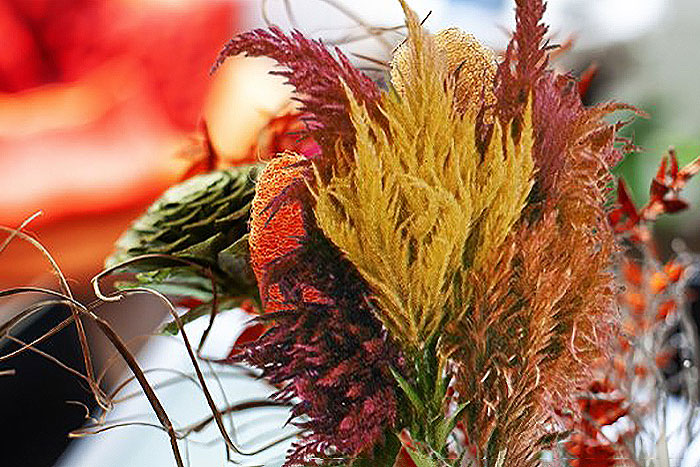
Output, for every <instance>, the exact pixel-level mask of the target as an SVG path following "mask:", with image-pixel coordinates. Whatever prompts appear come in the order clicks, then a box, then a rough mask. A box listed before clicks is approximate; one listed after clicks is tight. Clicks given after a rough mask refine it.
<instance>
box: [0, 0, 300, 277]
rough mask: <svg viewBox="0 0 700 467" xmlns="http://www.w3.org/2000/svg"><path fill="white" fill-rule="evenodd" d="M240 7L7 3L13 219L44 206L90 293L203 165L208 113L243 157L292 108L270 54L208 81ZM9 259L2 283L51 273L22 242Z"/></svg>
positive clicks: (52, 240) (1, 140)
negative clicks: (147, 212)
mask: <svg viewBox="0 0 700 467" xmlns="http://www.w3.org/2000/svg"><path fill="white" fill-rule="evenodd" d="M241 8H242V7H240V6H239V5H238V4H237V3H235V2H233V1H227V0H221V1H211V0H178V1H173V0H170V1H166V0H141V1H136V0H71V1H65V0H4V1H3V2H2V3H0V43H2V44H3V47H0V186H1V187H2V194H0V225H4V226H8V227H17V226H19V225H20V224H21V223H22V221H23V220H25V219H26V218H28V217H29V216H31V215H32V214H33V213H35V212H36V211H38V210H42V211H43V215H42V216H40V217H38V218H37V219H35V220H33V221H32V222H31V224H30V225H29V227H28V231H30V232H32V233H34V234H35V235H36V236H37V237H38V238H39V239H40V240H41V241H42V243H44V244H45V246H46V247H47V248H48V249H49V251H51V252H52V254H54V255H55V256H56V259H57V260H58V262H59V265H60V266H61V268H62V269H63V270H64V272H65V273H66V274H67V275H68V276H69V278H71V279H73V280H74V284H75V285H76V286H77V287H78V289H80V287H81V286H85V285H86V284H87V283H88V282H89V278H90V277H92V275H94V274H95V273H96V272H98V271H99V270H100V269H101V266H102V261H103V260H104V258H105V257H106V256H107V255H108V254H109V252H110V251H111V248H112V245H113V243H114V241H115V240H116V239H117V237H118V236H119V235H120V234H121V232H123V231H124V230H125V229H126V228H127V226H128V225H129V223H130V222H131V221H132V220H133V219H134V218H135V217H137V216H138V215H139V214H140V213H141V212H142V211H143V210H144V209H145V208H146V207H147V206H148V204H149V203H150V202H151V201H153V200H154V199H155V198H156V197H157V196H158V195H159V194H160V193H161V192H162V191H163V190H164V189H165V188H166V187H167V186H169V185H171V184H172V183H174V182H175V181H177V180H178V179H179V178H180V177H181V176H182V174H183V173H184V170H186V168H187V166H188V164H190V163H191V160H187V157H182V155H183V154H187V153H189V154H190V156H192V153H193V152H194V153H196V152H197V148H198V147H200V145H201V141H200V140H198V139H197V130H198V127H199V126H200V122H201V121H202V117H203V115H204V116H206V121H207V124H208V126H209V129H210V132H211V138H212V141H213V143H214V145H215V146H216V147H217V150H218V151H219V152H220V153H221V154H222V155H223V156H224V157H228V158H230V159H236V158H240V157H241V155H242V154H243V153H244V152H245V150H246V149H248V148H249V147H250V146H251V145H252V144H253V143H252V141H253V140H254V138H255V133H256V129H259V128H260V127H261V126H262V125H264V122H265V121H267V119H269V118H270V116H272V115H274V114H276V113H278V112H279V111H280V109H281V108H282V107H284V106H285V103H286V102H287V96H286V91H285V90H284V88H282V87H281V84H280V82H279V79H277V78H271V77H268V76H267V74H266V72H267V69H268V64H267V63H265V62H260V61H252V62H251V61H247V60H233V61H231V63H229V64H228V65H227V66H226V67H225V68H224V69H222V70H220V71H219V72H218V73H217V74H216V75H215V76H214V77H210V76H209V70H210V67H211V64H212V63H213V62H214V59H215V57H216V55H217V53H218V51H219V50H220V49H221V47H222V46H223V44H224V43H225V42H226V41H227V40H228V39H229V38H230V37H231V36H232V35H233V34H234V33H235V32H236V30H237V29H238V28H239V26H241V25H240V24H238V22H237V20H236V19H237V17H239V16H240V14H239V13H240V10H241ZM251 74H252V75H254V76H258V77H259V79H258V78H256V79H251ZM193 137H194V138H193ZM178 155H179V157H178ZM195 156H196V154H195ZM0 264H1V265H2V267H0V288H5V287H9V286H16V285H26V284H27V283H30V282H37V281H39V282H41V281H42V279H40V276H41V274H46V273H47V272H48V271H49V269H48V266H47V264H46V262H45V260H44V259H43V258H41V256H40V255H39V254H37V253H36V252H35V251H33V250H32V249H31V248H30V247H28V246H27V245H25V244H22V242H19V241H14V242H13V243H12V244H11V245H10V247H8V249H7V250H6V251H4V252H2V253H1V254H0ZM47 277H50V276H47Z"/></svg>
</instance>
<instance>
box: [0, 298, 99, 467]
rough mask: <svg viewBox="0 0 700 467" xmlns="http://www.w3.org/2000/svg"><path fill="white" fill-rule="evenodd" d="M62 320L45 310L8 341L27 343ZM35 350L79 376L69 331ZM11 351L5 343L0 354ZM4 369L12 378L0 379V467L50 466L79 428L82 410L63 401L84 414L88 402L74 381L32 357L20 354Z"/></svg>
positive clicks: (63, 313)
mask: <svg viewBox="0 0 700 467" xmlns="http://www.w3.org/2000/svg"><path fill="white" fill-rule="evenodd" d="M68 316H69V311H68V310H66V309H64V308H60V307H52V308H48V309H47V310H46V311H44V312H42V313H39V314H38V315H37V316H36V319H34V320H32V322H31V323H30V324H29V325H27V326H26V327H23V328H22V329H20V330H19V332H17V333H14V336H15V337H17V338H19V339H21V340H22V341H24V342H29V341H31V340H33V339H35V338H37V337H39V336H40V335H42V334H43V333H45V332H46V331H48V330H50V329H51V328H52V327H53V326H55V325H56V324H58V323H60V322H61V321H62V320H63V319H65V318H67V317H68ZM37 347H38V348H39V349H40V350H42V351H44V352H46V353H48V354H50V355H52V356H54V357H56V358H58V359H59V360H61V361H62V362H63V363H65V364H67V365H69V366H71V367H72V368H74V369H76V370H78V371H80V372H84V367H83V361H82V356H81V354H80V347H79V344H78V338H77V334H76V332H75V327H74V326H73V325H70V326H69V327H67V328H66V329H64V330H62V331H61V332H60V333H59V334H58V335H55V336H53V337H51V338H50V339H49V340H48V341H47V342H44V343H42V344H40V345H38V346H37ZM16 348H18V345H17V344H15V343H13V342H7V341H6V342H5V343H4V344H3V345H2V346H0V352H1V353H2V354H3V355H5V354H7V353H8V352H11V351H12V350H14V349H16ZM7 369H14V370H15V371H16V374H15V375H14V376H2V377H0V401H1V402H0V414H1V420H2V423H0V451H1V452H2V457H1V459H2V460H1V461H0V464H2V465H3V466H22V467H42V466H52V465H53V464H54V463H55V462H56V460H57V459H58V457H59V456H60V455H61V454H62V453H63V451H64V450H65V449H66V447H67V446H68V443H69V442H70V440H69V438H68V433H69V432H70V431H71V430H74V429H76V428H78V427H80V426H82V425H83V424H84V423H85V415H86V411H85V409H84V408H83V407H81V406H79V405H76V404H71V403H69V402H68V401H78V402H81V403H83V404H86V405H88V406H89V407H90V409H93V408H94V401H93V400H92V398H91V395H90V393H89V392H88V390H87V386H86V385H85V384H83V382H82V381H80V380H79V379H78V378H77V377H76V376H75V375H72V374H70V373H69V372H67V371H66V370H64V369H62V368H60V367H59V366H58V365H56V364H55V363H53V362H51V361H49V360H48V359H46V358H45V357H43V356H41V355H39V354H37V353H35V352H32V351H26V352H25V353H23V354H21V355H19V356H17V357H14V358H12V359H10V360H9V361H7V362H4V363H2V364H0V370H7Z"/></svg>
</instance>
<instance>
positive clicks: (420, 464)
mask: <svg viewBox="0 0 700 467" xmlns="http://www.w3.org/2000/svg"><path fill="white" fill-rule="evenodd" d="M406 450H407V451H408V455H409V456H411V460H412V461H413V462H414V463H415V464H416V467H439V465H438V463H437V462H436V461H435V460H433V458H432V457H430V456H429V455H428V454H425V453H424V452H421V451H418V450H414V449H409V448H407V449H406Z"/></svg>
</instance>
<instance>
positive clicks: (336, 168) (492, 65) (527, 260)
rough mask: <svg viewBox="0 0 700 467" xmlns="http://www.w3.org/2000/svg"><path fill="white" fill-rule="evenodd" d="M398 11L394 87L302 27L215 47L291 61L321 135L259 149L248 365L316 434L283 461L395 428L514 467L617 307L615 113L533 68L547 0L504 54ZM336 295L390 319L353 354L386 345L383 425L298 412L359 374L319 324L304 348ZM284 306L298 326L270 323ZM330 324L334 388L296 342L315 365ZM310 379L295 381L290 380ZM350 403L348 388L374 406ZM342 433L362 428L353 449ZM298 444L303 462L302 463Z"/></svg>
mask: <svg viewBox="0 0 700 467" xmlns="http://www.w3.org/2000/svg"><path fill="white" fill-rule="evenodd" d="M402 6H403V7H404V10H405V12H406V19H407V21H406V24H407V29H408V37H407V40H406V42H405V43H404V44H402V45H401V46H400V47H399V48H398V49H397V50H396V52H395V54H394V59H393V61H392V63H391V67H392V68H391V78H392V84H393V87H392V89H390V90H389V91H386V92H381V91H380V90H379V89H378V88H377V87H376V85H374V84H373V83H372V82H371V81H369V80H368V79H366V78H363V77H362V76H361V74H359V72H358V71H357V70H355V69H353V68H352V67H350V66H349V64H348V62H347V60H346V59H345V58H344V57H343V56H342V54H341V53H340V52H337V54H336V55H337V58H335V57H334V56H332V55H331V54H330V53H329V52H328V51H326V49H325V48H323V46H322V45H321V44H320V43H317V42H314V41H309V40H307V39H305V38H304V37H303V36H301V35H299V34H296V33H295V34H293V35H292V36H291V37H287V36H285V35H284V34H283V33H281V32H280V31H277V30H272V31H271V32H267V31H254V32H252V33H246V34H243V35H241V36H238V37H236V38H234V39H233V40H232V41H231V42H230V43H229V44H228V45H227V46H226V48H225V49H224V52H223V56H228V55H236V54H239V53H246V54H248V55H268V56H271V57H272V58H274V59H276V60H277V61H278V62H279V63H280V65H282V66H284V67H285V71H282V72H280V73H281V74H283V75H284V76H286V77H288V79H289V82H290V83H291V84H293V85H295V87H296V89H297V91H298V93H299V99H300V100H301V102H302V103H303V104H304V109H305V111H306V112H307V119H308V121H309V135H310V136H311V137H313V138H315V139H316V141H317V142H318V143H319V146H320V152H319V153H318V154H315V155H312V156H311V157H303V156H297V155H294V154H285V155H283V156H281V157H280V158H278V159H275V160H273V161H272V162H271V163H269V164H268V166H267V167H266V169H265V171H264V173H263V175H262V177H261V180H260V182H259V183H258V185H257V192H256V200H255V201H254V203H253V204H254V208H253V211H252V212H251V230H250V231H251V233H250V240H251V243H250V250H251V260H252V262H253V264H254V266H255V268H256V274H257V278H258V283H259V285H260V290H261V294H262V298H263V305H264V307H265V310H266V311H268V312H272V313H273V314H272V315H270V314H268V313H266V315H265V317H264V320H265V321H266V322H268V321H269V322H270V330H269V331H268V332H267V333H266V334H264V335H263V336H262V337H261V338H260V339H259V340H258V341H257V342H255V343H251V344H249V345H248V347H247V348H246V350H245V351H244V354H243V355H244V357H242V358H243V359H244V360H245V361H247V362H249V363H252V364H253V365H254V366H258V367H260V368H261V369H262V370H263V372H264V373H265V374H267V375H270V376H271V377H273V378H275V375H276V374H277V373H283V374H289V375H295V376H290V377H288V380H289V381H288V383H287V385H286V386H285V388H284V389H283V394H284V395H289V396H294V399H291V400H296V401H298V405H297V411H296V412H295V413H296V414H298V415H306V417H307V421H305V422H303V423H304V427H306V428H308V429H309V430H310V432H311V433H315V435H311V436H308V437H306V438H304V440H303V441H302V442H301V444H299V445H298V447H297V448H296V450H295V451H293V453H292V455H291V456H290V460H289V463H290V465H294V464H295V462H301V463H302V464H303V463H304V462H313V461H315V460H314V459H315V458H318V459H322V458H323V454H324V453H325V454H326V455H327V456H330V457H337V456H344V457H346V458H348V459H354V458H363V457H367V456H368V455H369V456H370V457H371V455H372V450H371V449H369V447H371V446H375V445H381V443H382V442H383V439H384V438H385V437H387V436H391V435H390V433H392V432H393V433H398V432H400V431H401V430H402V429H404V428H405V429H408V431H409V434H410V437H411V438H412V439H413V441H414V442H415V443H416V444H415V446H417V447H416V448H415V450H416V451H417V452H418V451H421V452H422V453H423V454H424V455H425V456H426V459H433V460H434V461H437V460H438V459H440V458H445V457H447V456H448V455H450V454H455V453H457V454H458V455H462V456H466V457H471V458H472V459H471V461H472V462H475V463H478V464H479V465H482V464H483V465H494V464H495V463H496V462H497V461H498V459H501V460H500V462H505V463H506V464H507V465H526V464H529V463H532V462H535V461H536V458H537V453H538V452H539V449H540V447H541V446H540V445H538V442H539V441H540V440H541V439H545V438H546V436H547V435H550V434H552V430H553V429H554V427H556V425H557V424H556V422H555V419H556V414H555V413H554V411H553V410H552V407H562V406H565V407H569V406H573V405H574V401H573V400H572V399H571V397H570V394H572V392H571V387H572V386H573V387H583V385H584V384H585V382H586V381H587V379H588V378H589V377H590V370H591V365H592V362H593V361H594V360H595V359H596V358H598V357H600V356H601V355H602V352H603V350H602V348H603V341H604V340H605V338H606V336H607V332H608V327H609V326H610V325H611V324H612V322H613V319H614V317H615V297H614V286H613V275H612V274H611V261H612V257H613V253H614V252H615V249H616V247H615V241H614V235H613V230H612V229H611V228H610V226H609V225H608V223H607V217H606V211H605V208H604V206H605V201H606V185H607V184H608V183H609V182H610V181H611V176H610V169H611V167H612V166H613V165H614V164H615V163H616V162H617V161H619V159H620V157H621V153H620V151H619V149H617V147H616V143H617V141H616V139H615V138H616V137H615V130H616V126H615V125H610V124H607V123H605V122H603V121H602V120H601V118H602V117H603V116H604V115H606V114H608V113H610V112H611V111H613V110H617V109H621V108H624V107H623V106H620V105H614V104H610V105H605V106H600V107H596V108H592V109H586V108H584V107H583V106H582V104H581V102H580V99H579V97H578V94H577V92H576V91H577V88H576V86H575V84H576V83H575V81H574V80H573V79H572V78H569V77H566V76H560V75H556V74H555V73H554V72H552V71H549V70H548V69H547V66H546V65H547V51H546V44H545V41H544V35H545V33H546V27H544V26H543V25H542V24H541V23H540V18H541V15H542V13H543V11H544V6H543V5H542V4H541V3H540V2H536V1H534V2H533V1H527V2H526V1H523V2H519V4H518V8H517V12H516V14H517V18H518V24H517V29H516V32H515V34H514V36H513V40H512V42H511V44H510V46H509V47H508V50H507V51H506V54H505V58H504V60H503V61H502V62H501V63H496V60H495V55H494V54H493V53H492V52H490V51H488V50H487V49H486V48H485V47H483V46H482V45H480V44H479V43H478V42H477V41H476V40H475V39H474V38H473V37H472V36H469V35H468V34H465V33H462V32H460V31H458V30H455V29H450V30H446V31H442V32H440V33H437V34H436V35H432V34H430V33H428V32H427V31H425V30H424V29H423V28H422V27H421V26H420V25H419V23H418V20H417V18H416V17H415V16H414V14H413V13H412V12H411V11H410V10H409V9H408V7H407V6H406V5H405V4H402ZM319 76H320V78H319ZM256 203H259V204H257V208H256ZM320 239H322V241H319V240H320ZM310 250H311V251H313V254H312V255H309V253H308V252H309V251H310ZM319 257H328V258H339V259H337V260H335V261H334V268H337V267H341V270H338V271H332V272H331V271H328V272H327V270H328V266H325V267H323V266H320V265H318V264H317V262H316V261H315V260H316V259H317V258H319ZM340 258H342V260H340ZM302 271H303V272H302ZM341 271H343V272H341ZM341 277H344V278H352V283H350V282H348V283H345V284H343V285H342V286H340V287H338V288H336V289H335V290H334V291H333V292H331V291H330V289H329V288H328V286H327V285H326V282H327V281H328V280H329V279H330V280H332V281H333V282H334V283H336V284H337V283H339V281H340V280H341V279H340V278H341ZM334 294H339V296H336V295H334ZM348 295H352V296H353V297H352V300H351V301H349V302H347V303H348V305H350V304H352V303H354V305H351V306H353V307H354V312H353V313H354V314H359V315H365V314H366V316H367V320H368V321H374V320H376V321H378V322H379V323H381V325H382V326H381V327H379V328H377V329H380V328H383V329H384V331H379V332H373V333H371V334H369V335H368V337H366V338H365V339H367V341H366V342H363V341H361V340H360V341H355V342H354V345H355V346H356V347H355V348H356V349H358V348H364V347H366V346H367V344H368V342H374V341H375V340H376V342H378V343H379V342H381V345H382V346H383V347H386V349H387V350H385V352H389V354H390V351H389V350H388V349H392V351H391V352H397V355H400V358H398V359H396V360H394V362H393V364H390V369H391V371H392V373H393V374H394V378H382V379H381V380H376V379H374V380H373V379H366V380H365V381H367V382H369V381H372V383H371V386H373V387H375V388H376V390H377V391H382V392H383V393H385V394H387V396H386V397H384V398H383V399H382V402H383V404H384V406H383V407H382V409H381V410H380V413H382V414H390V416H387V415H381V416H378V417H376V418H375V420H376V421H377V423H378V424H379V423H384V424H385V425H384V428H383V429H382V430H380V431H379V432H377V425H376V424H372V426H369V425H366V424H355V423H353V421H352V420H354V418H352V417H350V416H349V415H348V413H347V411H345V410H339V409H338V407H335V408H332V407H330V406H329V407H328V410H327V412H326V413H327V414H329V415H330V414H335V416H336V420H335V422H334V423H335V427H334V428H332V429H331V430H330V431H328V428H327V427H328V426H332V423H331V425H327V424H326V422H327V420H326V419H325V418H323V417H320V416H319V415H316V414H315V413H313V411H312V410H310V409H308V407H310V406H311V405H313V404H315V403H317V401H318V400H326V397H325V396H323V395H322V394H325V388H326V387H327V386H326V384H330V386H331V387H334V388H335V389H336V390H343V391H346V392H345V394H344V396H343V397H344V398H347V396H348V395H349V394H352V395H353V396H354V395H355V394H356V391H354V390H347V389H345V388H346V384H347V382H346V381H347V380H348V379H351V380H358V382H357V383H356V384H362V383H361V380H362V378H366V377H364V376H363V374H364V373H362V372H357V371H354V372H350V373H346V372H345V369H346V368H347V366H346V364H345V362H347V361H352V360H351V356H352V355H354V353H355V352H356V350H351V348H348V347H347V346H346V345H345V343H348V342H349V341H348V339H347V338H345V339H343V340H340V338H339V337H338V336H337V333H336V332H335V331H334V330H333V327H332V326H325V328H324V329H317V330H316V332H317V334H314V335H313V338H311V339H310V340H306V341H305V342H306V344H303V345H302V344H301V341H300V336H304V339H307V336H308V334H306V333H307V332H308V331H304V330H303V329H304V327H305V326H306V325H305V324H301V323H305V322H306V319H305V318H303V317H304V316H306V313H307V311H306V308H307V307H308V305H309V304H315V306H317V307H322V308H328V307H330V308H331V309H333V310H334V312H335V313H342V312H343V310H342V306H343V301H344V300H347V299H348V298H350V297H349V296H348ZM300 300H301V303H300ZM280 310H283V313H285V315H284V316H285V319H286V316H287V314H288V315H291V316H294V320H293V322H295V323H300V324H298V325H297V326H292V327H290V325H289V324H287V322H286V321H285V324H282V323H281V322H279V321H278V320H275V318H274V314H275V313H280ZM314 316H315V317H316V318H317V319H321V318H320V316H322V314H321V313H320V312H317V313H316V314H315V315H314ZM335 319H339V318H335ZM376 325H377V323H376V322H375V326H376ZM340 328H345V329H348V330H349V329H354V326H353V325H351V324H350V322H346V323H345V325H343V324H340ZM281 336H285V338H286V339H287V340H286V341H280V338H281ZM328 339H334V340H335V341H336V342H338V343H340V342H343V345H338V346H337V350H336V351H335V352H334V354H333V355H331V356H329V357H332V358H333V359H335V361H336V362H337V363H336V364H337V365H338V370H337V371H336V372H335V373H334V375H335V376H336V379H335V381H333V380H330V379H329V378H328V377H327V376H326V372H325V371H318V370H316V366H315V364H312V363H310V362H309V361H307V360H305V359H306V357H304V355H305V354H306V352H307V351H308V349H309V348H313V351H314V355H315V361H314V362H316V361H323V360H325V358H327V357H325V356H322V355H323V352H321V351H320V350H319V349H318V347H317V346H318V345H320V343H322V342H325V341H327V340H328ZM291 342H298V344H297V345H292V344H290V343H291ZM317 342H318V344H316V343H317ZM268 345H272V346H273V348H274V349H276V352H270V353H267V349H268ZM373 348H376V345H374V344H373ZM346 349H347V350H351V351H350V354H348V355H346ZM260 355H264V356H265V357H266V359H262V360H261V359H260V358H259V356H260ZM287 355H288V357H287ZM282 356H284V357H282ZM373 364H377V365H378V366H377V369H376V373H377V374H381V373H382V368H381V366H382V365H387V361H386V360H382V361H380V360H377V359H376V358H372V357H366V365H373ZM299 365H301V366H299ZM348 365H349V363H348ZM295 368H298V370H294V369H295ZM302 368H304V369H306V370H307V371H304V370H302ZM384 371H386V369H384ZM284 372H286V373H284ZM309 378H311V379H309ZM314 378H316V379H315V387H314V389H313V390H311V391H310V392H309V387H308V386H307V385H306V383H304V381H311V380H313V379H314ZM320 381H323V382H324V383H323V384H320V383H319V382H320ZM379 381H381V383H382V384H383V385H384V386H383V387H382V388H380V387H379V386H377V384H376V383H377V382H379ZM362 397H364V400H363V399H362ZM362 397H361V398H360V399H356V401H355V402H354V403H356V404H358V406H360V405H366V404H369V406H370V407H373V410H376V408H374V406H375V405H376V402H375V400H374V399H373V398H372V397H371V396H370V395H367V394H363V395H362ZM344 398H341V399H338V400H336V402H338V401H342V400H345V399H344ZM329 404H331V405H332V404H333V402H332V401H329ZM338 405H339V406H341V407H346V406H347V404H346V403H340V404H338ZM397 411H398V413H397ZM322 419H323V421H322ZM458 422H459V423H460V424H461V425H460V426H462V427H463V428H464V432H465V433H466V435H467V439H466V440H465V445H464V446H463V447H461V448H460V447H458V446H455V445H452V444H450V441H449V435H450V432H451V431H452V429H453V428H454V426H455V425H456V424H457V423H458ZM355 425H356V428H355V430H356V432H355V433H352V434H350V433H348V432H346V430H347V428H348V427H351V426H355ZM317 426H318V430H317V429H316V427H317ZM382 431H384V432H385V433H384V434H383V435H382V433H381V432H382ZM321 435H327V437H321ZM354 437H357V438H362V439H365V440H371V442H369V443H367V444H365V445H362V444H358V445H357V447H356V448H355V449H352V448H351V447H350V446H349V445H348V443H347V440H349V439H354ZM390 444H391V443H388V442H387V446H389V445H390ZM312 445H313V446H314V448H313V450H311V451H310V452H313V454H314V456H315V458H314V459H312V458H311V457H304V456H303V455H302V454H303V453H305V452H307V451H306V450H309V449H310V446H312ZM466 457H465V458H466ZM317 462H320V463H322V462H323V461H322V460H319V461H317Z"/></svg>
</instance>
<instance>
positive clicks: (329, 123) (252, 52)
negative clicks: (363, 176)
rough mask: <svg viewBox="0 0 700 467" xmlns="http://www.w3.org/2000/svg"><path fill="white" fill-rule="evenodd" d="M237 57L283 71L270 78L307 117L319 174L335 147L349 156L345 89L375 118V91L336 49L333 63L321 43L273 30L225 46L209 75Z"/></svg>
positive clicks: (242, 36)
mask: <svg viewBox="0 0 700 467" xmlns="http://www.w3.org/2000/svg"><path fill="white" fill-rule="evenodd" d="M241 53H244V54H246V55H247V56H251V57H260V56H265V57H270V58H272V59H273V60H275V61H277V63H278V64H279V65H281V66H283V67H285V68H286V70H281V71H274V72H273V74H277V75H280V76H284V77H285V78H287V81H288V83H289V84H291V85H292V86H294V88H295V90H296V93H297V94H298V97H297V99H298V100H299V101H300V102H301V103H302V104H303V109H302V110H303V111H304V112H306V113H308V116H307V117H306V123H307V129H308V131H309V133H310V135H311V136H312V137H313V138H314V139H315V140H316V142H317V143H318V144H319V146H320V147H321V150H322V154H321V158H320V160H319V161H317V165H318V169H319V171H320V172H321V174H322V175H327V173H326V170H327V169H329V168H330V167H331V166H332V165H333V164H335V161H334V160H333V159H334V155H335V149H336V144H340V145H341V147H343V148H344V149H346V150H348V151H350V150H351V148H352V147H353V145H354V142H355V133H354V130H353V127H352V123H351V122H350V117H349V112H348V109H349V102H348V98H347V95H346V92H345V87H344V86H347V87H348V88H349V89H350V90H351V91H352V92H353V95H354V96H355V98H356V99H358V101H359V102H360V103H362V104H364V105H367V106H368V107H369V108H370V109H372V111H373V112H375V111H376V103H377V102H378V100H379V97H380V93H379V88H378V87H377V85H376V84H375V83H374V82H373V81H372V80H371V79H369V78H368V77H367V76H366V75H365V74H364V73H362V72H361V71H359V70H358V69H356V68H354V67H353V66H352V65H351V64H350V62H349V61H348V59H347V57H345V55H343V53H342V52H341V51H340V49H338V48H336V49H335V53H336V56H337V58H336V57H334V56H333V55H332V54H331V53H330V52H329V51H328V49H327V48H326V46H325V45H324V44H323V43H322V42H321V41H315V40H310V39H307V38H306V37H304V36H303V35H302V34H301V33H300V32H299V31H293V32H292V33H291V35H289V36H287V35H286V34H285V33H284V32H282V31H280V30H279V29H278V28H275V27H272V28H270V29H269V30H265V29H256V30H254V31H251V32H246V33H243V34H240V35H238V36H236V37H234V38H233V39H231V40H230V41H229V42H228V44H226V46H225V47H224V49H223V50H222V51H221V53H220V54H219V58H218V60H217V62H216V64H215V65H214V69H216V67H218V66H219V65H220V64H221V63H223V61H224V60H226V58H227V57H231V56H234V55H238V54H241ZM377 113H378V112H377Z"/></svg>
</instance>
